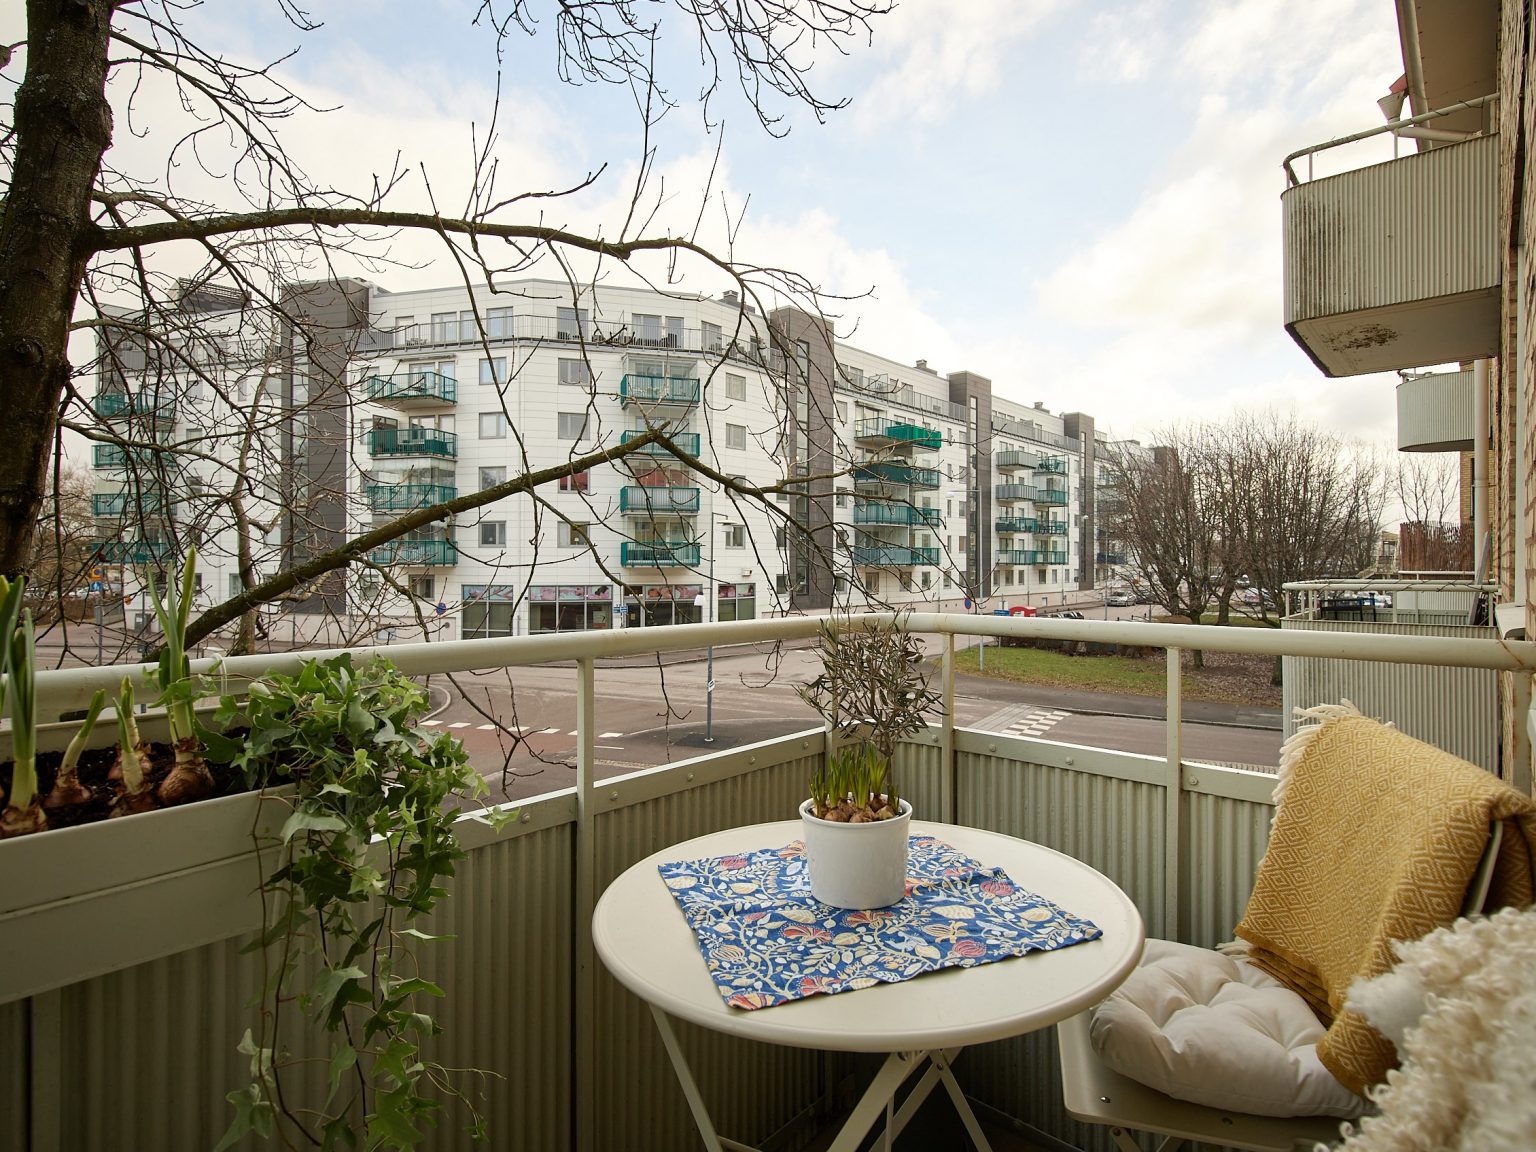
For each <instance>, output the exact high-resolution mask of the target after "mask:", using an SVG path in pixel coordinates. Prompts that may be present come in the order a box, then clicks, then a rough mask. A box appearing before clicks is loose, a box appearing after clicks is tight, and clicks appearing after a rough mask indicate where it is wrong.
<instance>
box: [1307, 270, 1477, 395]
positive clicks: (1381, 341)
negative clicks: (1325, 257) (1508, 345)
mask: <svg viewBox="0 0 1536 1152" xmlns="http://www.w3.org/2000/svg"><path fill="white" fill-rule="evenodd" d="M1285 328H1286V331H1287V332H1289V333H1290V334H1291V338H1292V339H1293V340H1295V341H1296V343H1297V344H1299V345H1301V347H1302V350H1303V351H1305V352H1306V354H1307V355H1308V356H1310V357H1311V358H1312V362H1313V363H1314V364H1316V365H1317V366H1318V368H1320V369H1321V370H1322V372H1323V374H1324V375H1325V376H1336V377H1337V376H1362V375H1365V374H1366V373H1369V372H1395V371H1397V370H1398V369H1400V368H1421V367H1423V366H1424V365H1426V364H1449V363H1454V362H1458V361H1462V360H1477V359H1481V358H1483V357H1491V356H1495V355H1497V354H1498V350H1499V289H1498V288H1496V287H1494V288H1486V289H1482V290H1479V291H1476V292H1467V293H1463V294H1461V295H1459V296H1445V297H1440V298H1438V299H1435V300H1412V301H1405V302H1403V303H1401V304H1391V305H1386V306H1383V307H1380V308H1367V309H1361V310H1360V311H1357V312H1342V313H1338V314H1336V315H1332V316H1319V317H1317V318H1315V319H1312V320H1300V321H1296V322H1295V323H1291V324H1287V325H1286V326H1285Z"/></svg>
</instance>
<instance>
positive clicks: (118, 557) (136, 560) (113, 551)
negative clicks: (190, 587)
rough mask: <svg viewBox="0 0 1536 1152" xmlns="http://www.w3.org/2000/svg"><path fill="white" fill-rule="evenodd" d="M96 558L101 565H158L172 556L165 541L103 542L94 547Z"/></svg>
mask: <svg viewBox="0 0 1536 1152" xmlns="http://www.w3.org/2000/svg"><path fill="white" fill-rule="evenodd" d="M95 551H96V556H97V560H98V562H99V563H102V564H132V565H137V566H140V567H142V566H144V565H146V564H154V565H160V564H164V563H166V562H167V561H168V560H170V559H171V557H172V556H173V555H174V552H173V551H172V549H171V545H170V543H169V542H167V541H165V540H103V541H101V542H100V543H98V544H97V545H96V546H95Z"/></svg>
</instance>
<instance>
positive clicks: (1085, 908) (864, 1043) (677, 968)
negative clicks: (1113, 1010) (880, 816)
mask: <svg viewBox="0 0 1536 1152" xmlns="http://www.w3.org/2000/svg"><path fill="white" fill-rule="evenodd" d="M912 832H913V834H914V835H917V834H926V835H931V836H936V837H938V838H939V839H941V840H943V841H945V842H947V843H949V844H952V845H954V847H956V848H958V849H959V850H960V851H962V852H964V853H966V855H968V856H971V857H972V858H974V859H975V860H977V861H979V862H980V863H981V864H983V865H985V866H988V867H1000V868H1002V869H1003V870H1004V871H1005V872H1007V874H1008V876H1009V878H1010V879H1011V880H1012V881H1013V882H1014V883H1015V884H1017V885H1019V886H1020V887H1022V888H1027V889H1029V890H1030V891H1032V892H1035V893H1037V894H1039V895H1041V896H1043V897H1045V898H1046V899H1047V900H1050V901H1051V902H1053V903H1054V904H1056V905H1058V906H1059V907H1061V908H1063V909H1064V910H1066V911H1068V912H1071V913H1073V914H1074V915H1076V916H1083V917H1086V918H1088V919H1089V920H1092V921H1093V922H1094V923H1095V924H1097V925H1098V926H1099V928H1100V929H1102V930H1103V933H1104V934H1103V935H1102V936H1100V937H1099V938H1098V939H1097V940H1090V941H1088V942H1087V943H1083V944H1074V945H1072V946H1071V947H1068V948H1061V949H1057V950H1055V951H1051V952H1031V953H1029V954H1028V955H1025V956H1018V957H1013V958H1011V959H1008V960H1000V961H996V962H994V963H991V964H981V965H978V966H976V967H974V968H947V969H944V970H942V971H938V972H930V973H927V974H925V975H922V976H918V977H916V978H914V979H911V980H905V981H902V982H901V983H899V984H878V985H875V986H874V987H870V988H861V989H859V990H857V991H853V992H840V993H837V994H836V995H832V996H812V997H809V998H807V999H804V1000H795V1001H791V1002H790V1003H788V1004H780V1005H776V1006H775V1007H772V1008H759V1009H756V1010H754V1011H746V1010H744V1009H740V1008H730V1007H727V1006H726V1004H725V1001H724V1000H723V999H722V998H721V996H720V992H719V990H718V989H717V988H716V987H715V984H714V981H713V980H712V979H711V978H710V975H709V971H708V969H707V968H706V967H705V964H704V957H703V955H702V953H700V951H699V945H698V942H697V940H696V939H695V937H694V934H693V929H692V928H690V927H689V926H688V923H687V921H686V920H685V919H684V918H683V914H682V911H681V910H680V909H679V908H678V906H677V902H676V901H675V900H674V899H673V897H672V893H671V892H670V890H668V888H667V886H666V884H665V883H663V882H662V879H661V876H660V875H659V874H658V872H657V870H656V868H657V865H659V864H663V863H669V862H673V861H679V860H700V859H704V858H707V857H712V856H724V855H729V854H733V853H743V852H751V851H755V850H757V849H760V848H775V847H779V846H781V845H784V844H788V843H790V842H791V841H792V840H796V839H798V838H799V837H800V822H799V821H798V820H785V821H781V822H779V823H774V824H754V825H751V826H748V827H744V828H730V829H727V830H725V831H723V832H715V833H712V834H710V835H708V836H700V837H698V838H696V839H693V840H686V841H684V842H682V843H681V844H674V845H672V846H671V847H670V848H664V849H662V850H661V851H660V852H655V853H653V854H651V855H650V856H647V857H646V858H645V859H644V860H641V861H639V862H638V863H636V864H634V865H632V866H631V867H630V868H629V869H627V870H626V871H625V872H624V873H623V874H622V875H620V876H619V877H618V878H617V879H616V880H614V882H613V883H612V884H610V885H609V886H608V888H607V890H606V891H605V892H604V893H603V896H602V898H601V899H600V900H599V901H598V902H597V907H596V909H595V910H594V912H593V914H592V940H593V944H594V945H595V946H596V948H597V954H598V955H599V956H600V957H602V961H603V964H604V965H605V966H606V967H607V968H608V970H609V971H610V972H611V973H613V975H614V978H615V979H617V980H618V981H619V983H621V984H623V985H624V986H625V987H626V988H628V989H629V990H630V991H631V992H633V993H635V995H637V996H639V997H640V998H641V999H642V1000H644V1001H645V1002H646V1003H647V1004H648V1005H649V1006H650V1009H651V1013H652V1015H653V1016H654V1017H655V1020H656V1027H657V1029H658V1030H659V1031H660V1033H661V1039H662V1043H663V1044H664V1045H665V1047H666V1049H667V1055H668V1056H669V1057H670V1058H671V1060H672V1064H673V1067H674V1069H675V1070H676V1072H677V1076H678V1080H679V1081H680V1082H681V1084H682V1088H683V1093H684V1095H685V1096H686V1097H687V1099H688V1105H689V1108H690V1109H692V1111H693V1117H694V1121H695V1122H696V1123H697V1124H698V1127H699V1132H700V1135H702V1136H703V1138H704V1145H705V1147H706V1148H708V1149H709V1150H710V1152H724V1150H725V1149H746V1148H747V1145H744V1144H738V1143H736V1142H735V1141H732V1140H726V1139H724V1138H722V1137H721V1136H719V1135H718V1134H717V1133H716V1132H715V1129H714V1125H713V1123H712V1122H711V1120H710V1118H709V1112H708V1110H707V1108H706V1107H705V1105H704V1101H703V1098H702V1096H701V1095H700V1093H699V1089H698V1085H697V1082H696V1081H695V1080H694V1077H693V1073H692V1071H691V1070H690V1069H689V1067H688V1063H687V1061H686V1060H685V1059H684V1057H683V1053H682V1050H681V1048H680V1047H679V1046H678V1043H677V1037H676V1034H675V1032H674V1029H673V1028H672V1019H673V1018H677V1019H682V1020H688V1021H691V1022H692V1023H694V1024H700V1025H703V1026H704V1027H706V1028H710V1029H713V1030H715V1031H717V1032H724V1033H728V1034H730V1035H733V1036H743V1037H746V1038H748V1039H752V1040H760V1041H766V1042H768V1043H771V1044H785V1045H789V1046H792V1047H797V1048H818V1049H825V1050H835V1051H843V1052H885V1053H889V1055H888V1057H887V1059H886V1061H885V1064H884V1065H883V1066H882V1068H881V1069H880V1072H879V1073H878V1074H877V1075H876V1076H875V1078H874V1080H873V1081H872V1082H871V1084H870V1086H869V1088H868V1089H867V1090H866V1091H865V1093H864V1095H863V1097H862V1098H861V1099H860V1101H859V1103H858V1104H857V1105H856V1106H855V1108H854V1110H853V1113H852V1115H851V1116H850V1117H849V1118H848V1120H847V1121H846V1122H845V1124H844V1126H843V1129H842V1131H841V1132H839V1134H838V1136H837V1139H836V1140H835V1141H834V1142H833V1143H832V1144H831V1145H830V1146H829V1152H851V1150H853V1149H855V1148H857V1147H858V1144H859V1141H860V1140H862V1139H863V1138H864V1136H865V1135H866V1134H867V1133H868V1132H869V1130H870V1128H871V1127H872V1126H873V1125H874V1123H875V1120H876V1119H877V1118H878V1117H879V1115H880V1113H881V1112H882V1111H884V1112H885V1113H886V1121H887V1122H886V1139H887V1141H889V1140H890V1139H893V1138H894V1136H895V1134H896V1133H899V1132H900V1131H901V1129H902V1127H904V1126H905V1124H906V1122H907V1121H908V1120H910V1118H911V1116H912V1115H913V1114H914V1113H915V1112H916V1110H917V1108H918V1106H919V1105H921V1103H922V1102H923V1100H924V1099H926V1097H927V1096H928V1094H929V1093H930V1092H931V1091H932V1090H933V1088H934V1087H935V1086H937V1085H938V1084H940V1083H942V1084H943V1085H944V1087H945V1089H946V1090H947V1091H948V1092H949V1095H950V1097H951V1098H952V1099H953V1100H954V1102H955V1106H956V1108H957V1109H958V1110H959V1112H960V1115H961V1119H962V1120H963V1121H964V1123H965V1127H966V1130H967V1131H968V1132H969V1133H970V1136H971V1140H972V1142H973V1143H974V1144H975V1146H976V1147H977V1148H978V1149H982V1150H983V1152H990V1145H989V1144H988V1143H987V1140H986V1137H985V1136H984V1135H983V1134H982V1132H981V1127H980V1125H979V1124H978V1123H977V1122H976V1117H975V1116H974V1114H973V1113H972V1112H971V1108H970V1105H969V1104H967V1103H966V1101H965V1097H964V1095H963V1094H962V1093H961V1091H960V1086H959V1084H958V1083H957V1082H956V1080H955V1078H954V1074H953V1072H952V1071H951V1070H950V1065H951V1064H952V1063H953V1061H954V1058H955V1057H956V1056H957V1055H958V1054H959V1052H960V1051H961V1049H963V1048H965V1047H966V1046H967V1045H970V1044H979V1043H983V1042H985V1041H988V1040H1001V1039H1004V1038H1006V1037H1009V1036H1019V1035H1022V1034H1024V1033H1026V1032H1033V1031H1035V1030H1036V1029H1038V1028H1044V1027H1047V1026H1049V1025H1051V1024H1054V1023H1056V1022H1057V1021H1059V1020H1064V1019H1066V1018H1067V1017H1069V1016H1072V1015H1074V1014H1076V1013H1077V1012H1080V1011H1082V1010H1083V1009H1084V1008H1087V1007H1088V1006H1090V1005H1092V1004H1096V1003H1098V1002H1099V1001H1100V1000H1102V999H1103V998H1104V997H1105V996H1107V995H1108V994H1109V993H1110V992H1112V991H1114V989H1115V988H1116V987H1117V986H1118V985H1119V984H1120V982H1121V981H1122V980H1124V979H1125V977H1126V976H1127V975H1128V974H1129V973H1130V971H1131V969H1132V968H1134V967H1135V965H1136V961H1137V959H1138V958H1139V957H1140V956H1141V946H1142V941H1143V937H1144V929H1143V926H1142V921H1141V915H1140V913H1138V912H1137V910H1136V906H1135V905H1134V904H1132V903H1131V901H1130V898H1129V897H1127V896H1126V895H1125V893H1124V892H1122V891H1121V890H1120V889H1119V888H1117V887H1116V886H1115V885H1114V884H1113V883H1112V882H1111V881H1110V880H1109V879H1108V878H1107V877H1105V876H1104V875H1102V874H1101V873H1099V872H1096V871H1095V870H1094V869H1092V868H1090V867H1088V865H1086V864H1084V863H1082V862H1081V861H1078V860H1074V859H1073V858H1072V857H1070V856H1066V855H1063V854H1062V853H1060V852H1056V851H1054V850H1052V849H1050V848H1044V847H1042V846H1040V845H1038V844H1032V843H1030V842H1029V841H1027V840H1019V839H1016V838H1014V837H1012V836H1004V835H1002V834H1000V833H997V832H986V831H982V830H981V829H978V828H966V827H962V826H960V825H953V824H935V823H930V822H924V821H914V822H913V825H912ZM924 1063H928V1064H929V1068H928V1070H927V1072H926V1073H925V1075H924V1076H923V1078H922V1080H920V1081H919V1082H918V1084H917V1085H916V1086H915V1087H914V1088H913V1091H912V1092H911V1093H910V1094H909V1095H908V1097H907V1099H906V1100H904V1101H903V1103H902V1106H901V1108H900V1110H897V1111H894V1112H893V1111H892V1109H891V1102H892V1100H893V1098H894V1096H895V1094H896V1091H897V1089H898V1088H900V1086H901V1085H902V1083H903V1082H904V1081H905V1080H906V1079H907V1077H908V1076H909V1075H910V1074H911V1073H912V1072H913V1071H915V1070H916V1069H917V1068H918V1067H920V1066H921V1065H923V1064H924Z"/></svg>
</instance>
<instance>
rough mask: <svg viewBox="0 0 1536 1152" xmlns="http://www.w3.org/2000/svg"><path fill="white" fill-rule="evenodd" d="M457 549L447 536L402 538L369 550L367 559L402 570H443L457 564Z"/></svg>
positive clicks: (407, 536) (410, 536)
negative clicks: (396, 566)
mask: <svg viewBox="0 0 1536 1152" xmlns="http://www.w3.org/2000/svg"><path fill="white" fill-rule="evenodd" d="M458 558H459V555H458V549H457V548H455V547H454V545H453V541H452V540H450V539H449V538H448V537H447V536H441V535H431V536H414V535H406V536H402V537H401V538H400V539H398V540H391V541H390V542H389V543H388V544H381V545H380V546H379V547H377V548H373V549H370V550H369V552H368V559H370V560H372V561H373V562H374V563H375V564H382V565H386V566H391V565H398V566H399V567H402V568H443V567H447V566H449V565H453V564H457V563H458Z"/></svg>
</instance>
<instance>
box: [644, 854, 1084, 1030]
mask: <svg viewBox="0 0 1536 1152" xmlns="http://www.w3.org/2000/svg"><path fill="white" fill-rule="evenodd" d="M909 844H910V851H909V852H908V859H907V895H906V897H905V898H904V899H902V900H901V901H899V902H898V903H896V904H893V905H891V906H890V907H889V908H874V909H870V910H867V911H858V910H850V909H843V908H833V907H831V906H829V905H826V904H823V903H821V902H820V901H819V900H816V899H815V898H814V897H812V896H811V879H810V876H809V874H808V873H807V871H806V864H805V845H804V844H802V843H800V842H799V841H796V842H795V843H792V844H788V845H786V846H784V847H783V848H765V849H762V850H760V851H757V852H751V853H746V854H743V855H740V856H719V857H715V858H713V859H709V860H686V861H679V862H677V863H673V864H662V865H659V866H658V867H659V870H660V872H661V877H662V879H663V880H664V881H665V882H666V885H667V887H668V888H669V889H670V890H671V892H672V895H673V897H674V898H675V899H676V900H677V903H678V905H679V907H681V908H682V910H683V916H684V917H685V918H686V919H687V921H688V923H689V925H691V926H692V928H693V930H694V933H695V934H696V935H697V937H698V940H699V948H700V949H701V950H702V951H703V953H704V960H705V963H706V964H707V965H708V966H709V971H710V975H711V976H713V977H714V981H715V986H716V987H717V988H718V989H719V990H720V995H721V996H722V997H724V998H725V1002H726V1003H727V1004H729V1005H732V1006H733V1007H737V1008H767V1007H770V1006H771V1005H774V1004H783V1003H785V1002H787V1001H790V1000H799V999H801V998H803V997H806V996H814V995H817V994H818V993H833V992H846V991H848V990H850V989H853V988H866V987H868V986H869V985H871V984H874V983H876V982H877V981H883V982H885V983H888V984H889V983H896V982H897V981H900V980H908V979H911V978H912V977H913V976H919V975H921V974H922V973H924V972H933V971H937V970H938V969H940V968H954V967H971V966H973V965H976V964H987V963H990V962H992V961H993V960H1002V959H1006V958H1007V957H1009V956H1022V955H1024V953H1026V952H1036V951H1049V950H1050V949H1053V948H1065V947H1067V946H1068V945H1071V944H1080V943H1082V942H1083V941H1085V940H1093V939H1096V938H1097V937H1098V936H1100V935H1102V932H1101V930H1100V929H1099V927H1098V926H1097V925H1096V924H1094V923H1093V922H1092V921H1091V920H1084V919H1083V918H1081V917H1079V916H1074V915H1072V914H1071V913H1070V912H1066V911H1064V910H1062V909H1061V908H1058V907H1057V906H1056V905H1055V904H1052V903H1051V902H1050V901H1049V900H1046V899H1044V898H1043V897H1040V896H1037V895H1035V893H1033V892H1029V891H1026V890H1025V889H1023V888H1020V887H1019V886H1018V885H1016V884H1014V882H1013V881H1012V880H1010V879H1009V878H1008V876H1007V875H1006V874H1005V873H1004V872H1003V870H1002V869H1000V868H985V867H983V866H982V865H981V864H979V863H977V862H976V861H975V860H972V859H971V858H970V857H968V856H966V855H965V854H964V853H962V852H960V851H958V850H957V849H955V848H954V847H952V846H951V845H949V844H946V843H944V842H943V841H942V840H939V839H937V838H935V837H932V836H913V837H912V838H911V840H910V842H909Z"/></svg>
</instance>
